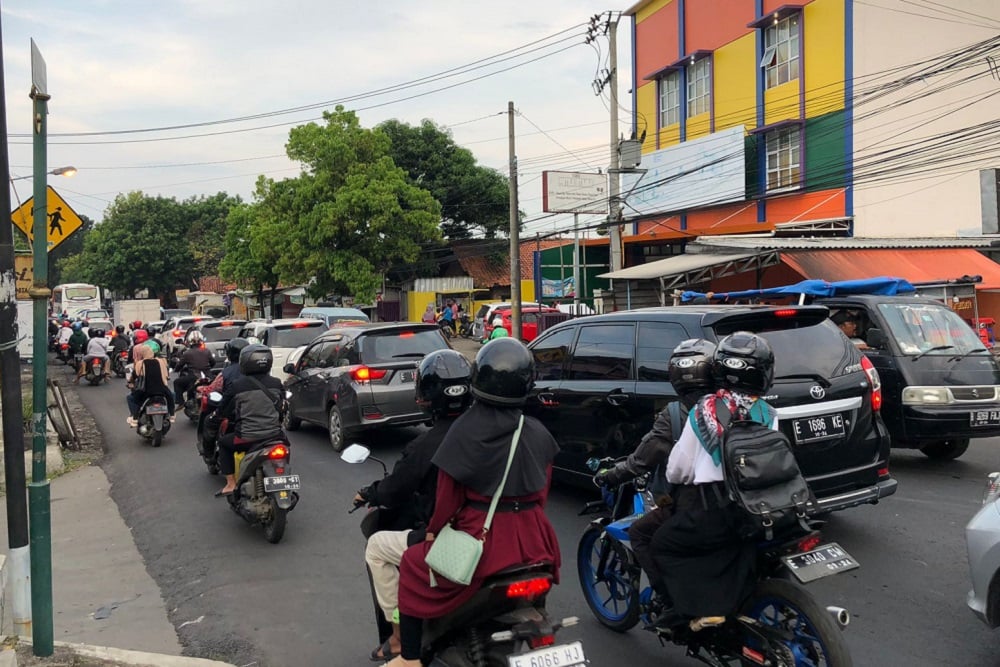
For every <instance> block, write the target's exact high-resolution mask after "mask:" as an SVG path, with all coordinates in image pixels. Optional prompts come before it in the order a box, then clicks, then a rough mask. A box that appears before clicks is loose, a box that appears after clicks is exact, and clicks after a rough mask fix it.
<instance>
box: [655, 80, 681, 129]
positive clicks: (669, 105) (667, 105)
mask: <svg viewBox="0 0 1000 667" xmlns="http://www.w3.org/2000/svg"><path fill="white" fill-rule="evenodd" d="M679 122H681V74H680V72H677V71H674V72H670V73H669V74H667V75H665V76H663V77H662V78H660V127H666V126H667V125H673V124H674V123H679Z"/></svg>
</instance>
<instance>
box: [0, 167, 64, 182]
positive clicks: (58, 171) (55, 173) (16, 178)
mask: <svg viewBox="0 0 1000 667" xmlns="http://www.w3.org/2000/svg"><path fill="white" fill-rule="evenodd" d="M76 172H77V169H76V167H59V168H58V169H53V170H52V171H50V172H46V173H47V174H48V175H49V176H65V177H67V178H69V177H71V176H75V175H76ZM34 177H35V175H34V174H29V175H27V176H11V177H10V182H11V183H13V182H14V181H23V180H25V179H28V178H34Z"/></svg>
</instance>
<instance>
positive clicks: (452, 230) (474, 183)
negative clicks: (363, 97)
mask: <svg viewBox="0 0 1000 667" xmlns="http://www.w3.org/2000/svg"><path fill="white" fill-rule="evenodd" d="M377 129H378V130H381V131H382V132H384V133H385V134H386V135H388V136H389V139H390V140H391V141H392V146H391V148H390V151H389V154H390V156H391V157H392V159H393V162H395V163H396V165H398V166H399V167H401V168H403V169H404V170H405V171H406V173H407V175H408V177H409V179H410V182H411V183H413V184H415V185H417V186H419V187H421V188H424V189H425V190H428V191H429V192H430V193H431V194H432V195H434V198H435V199H436V200H437V201H438V203H440V204H441V231H442V232H443V233H444V235H445V236H447V237H448V238H449V239H466V238H470V237H472V236H473V235H475V234H477V233H479V234H481V235H483V236H485V237H486V238H494V237H495V236H497V235H498V234H500V235H506V234H507V233H508V230H509V228H510V214H509V211H510V188H509V182H508V179H507V177H506V176H504V175H503V174H501V173H500V172H498V171H496V170H495V169H490V168H489V167H484V166H482V165H479V164H477V162H476V158H475V156H473V154H472V152H471V151H469V150H468V149H466V148H462V147H460V146H458V145H457V144H455V140H454V139H453V138H452V136H451V132H450V131H449V130H447V129H446V128H444V127H439V126H437V125H435V124H434V123H433V122H432V121H430V120H426V119H425V120H424V121H423V122H422V123H421V124H420V125H419V126H416V127H414V126H411V125H408V124H406V123H403V122H401V121H398V120H395V119H393V120H387V121H385V122H384V123H381V124H380V125H378V126H377Z"/></svg>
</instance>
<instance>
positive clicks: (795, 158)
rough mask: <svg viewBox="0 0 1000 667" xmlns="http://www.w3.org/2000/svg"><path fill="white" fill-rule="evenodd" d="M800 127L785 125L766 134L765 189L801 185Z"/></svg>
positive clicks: (789, 187)
mask: <svg viewBox="0 0 1000 667" xmlns="http://www.w3.org/2000/svg"><path fill="white" fill-rule="evenodd" d="M801 156H802V128H801V127H799V126H795V127H786V128H783V129H780V130H775V131H773V132H769V133H768V135H767V189H768V190H769V191H770V190H780V189H791V188H797V187H799V186H800V185H802V164H801Z"/></svg>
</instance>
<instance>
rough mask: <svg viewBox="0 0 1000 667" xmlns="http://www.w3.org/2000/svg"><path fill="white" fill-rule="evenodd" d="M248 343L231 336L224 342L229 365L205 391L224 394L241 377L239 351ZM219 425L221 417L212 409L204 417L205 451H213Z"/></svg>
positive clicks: (203, 439)
mask: <svg viewBox="0 0 1000 667" xmlns="http://www.w3.org/2000/svg"><path fill="white" fill-rule="evenodd" d="M249 344H250V341H248V340H247V339H246V338H233V339H232V340H230V341H227V342H226V358H227V359H228V360H229V365H228V366H226V367H225V368H223V369H222V372H221V373H219V374H218V375H216V376H215V379H214V380H212V384H210V385H208V389H207V391H209V392H213V391H217V392H219V393H221V394H222V395H223V396H225V393H226V390H227V389H229V388H230V387H231V386H232V385H233V383H234V382H236V381H237V380H239V379H240V378H241V377H243V371H241V370H240V352H242V351H243V348H245V347H246V346H247V345H249ZM221 425H222V419H221V418H220V417H219V413H218V411H213V412H212V414H211V415H209V416H208V417H206V418H205V433H204V436H203V438H202V443H203V446H204V447H205V448H206V451H210V452H211V451H215V444H216V440H217V439H218V437H219V427H220V426H221Z"/></svg>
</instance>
